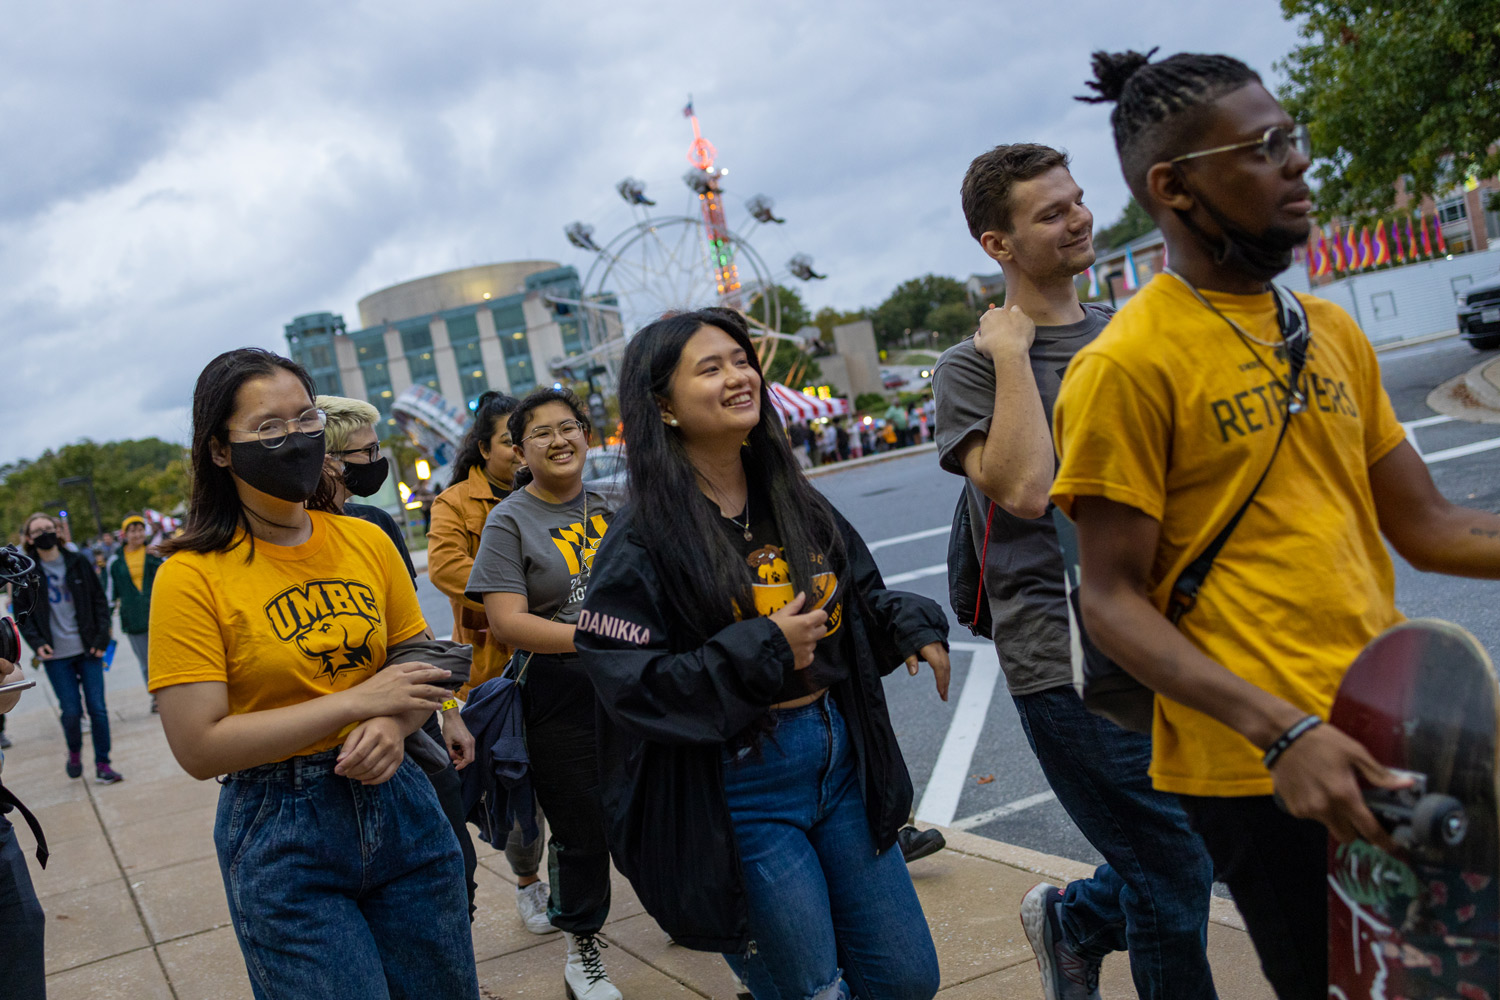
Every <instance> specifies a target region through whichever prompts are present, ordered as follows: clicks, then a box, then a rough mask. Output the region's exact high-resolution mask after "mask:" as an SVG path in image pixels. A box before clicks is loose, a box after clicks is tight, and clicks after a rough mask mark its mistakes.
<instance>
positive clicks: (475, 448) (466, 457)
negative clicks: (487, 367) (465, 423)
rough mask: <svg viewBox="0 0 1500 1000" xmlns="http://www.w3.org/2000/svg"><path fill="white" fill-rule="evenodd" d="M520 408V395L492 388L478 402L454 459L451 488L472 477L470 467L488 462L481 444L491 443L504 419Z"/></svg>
mask: <svg viewBox="0 0 1500 1000" xmlns="http://www.w3.org/2000/svg"><path fill="white" fill-rule="evenodd" d="M515 408H516V397H514V396H508V395H506V394H505V393H503V392H496V391H495V390H494V389H491V390H489V391H488V392H486V393H484V394H483V395H482V396H480V397H479V402H477V403H476V404H475V405H474V419H473V420H471V421H470V422H469V432H468V433H467V434H465V435H464V439H463V442H462V443H461V444H459V446H458V457H457V458H455V459H454V460H453V479H452V481H451V482H449V483H448V488H449V489H450V490H451V489H453V487H455V486H457V485H458V484H459V483H461V482H463V481H464V480H466V479H468V478H469V470H470V469H472V468H474V466H476V465H480V466H482V465H484V463H485V459H484V450H483V449H482V448H481V447H480V445H485V444H489V442H490V438H492V437H494V436H495V428H496V427H497V426H498V425H499V423H500V421H501V419H502V418H504V417H506V416H509V415H510V414H511V413H512V412H513V411H514V410H515Z"/></svg>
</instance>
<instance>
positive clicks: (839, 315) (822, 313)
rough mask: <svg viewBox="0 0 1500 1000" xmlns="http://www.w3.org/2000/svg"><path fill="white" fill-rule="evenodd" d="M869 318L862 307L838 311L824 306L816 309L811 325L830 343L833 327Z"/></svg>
mask: <svg viewBox="0 0 1500 1000" xmlns="http://www.w3.org/2000/svg"><path fill="white" fill-rule="evenodd" d="M869 318H870V314H869V312H868V311H867V310H864V309H856V310H854V311H853V312H840V311H839V310H837V309H835V308H833V307H832V306H824V307H823V308H822V309H819V310H818V314H817V315H816V316H814V317H813V320H812V321H813V326H816V327H817V328H818V332H819V333H821V334H822V336H823V339H824V340H826V341H829V342H830V343H831V342H832V341H833V328H834V327H836V326H844V325H845V324H848V323H857V322H859V321H860V320H862V319H869Z"/></svg>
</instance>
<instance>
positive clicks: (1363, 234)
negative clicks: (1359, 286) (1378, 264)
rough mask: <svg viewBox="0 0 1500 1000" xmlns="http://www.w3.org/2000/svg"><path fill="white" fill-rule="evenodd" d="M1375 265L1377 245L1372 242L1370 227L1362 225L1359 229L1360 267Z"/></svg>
mask: <svg viewBox="0 0 1500 1000" xmlns="http://www.w3.org/2000/svg"><path fill="white" fill-rule="evenodd" d="M1374 266H1375V247H1374V245H1373V244H1372V243H1371V242H1370V227H1369V226H1361V227H1360V230H1359V269H1360V270H1361V271H1363V270H1365V269H1366V268H1370V267H1374Z"/></svg>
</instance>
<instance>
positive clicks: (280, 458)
mask: <svg viewBox="0 0 1500 1000" xmlns="http://www.w3.org/2000/svg"><path fill="white" fill-rule="evenodd" d="M324 447H325V444H324V441H323V435H321V434H319V435H318V436H317V437H308V436H307V435H306V434H288V435H287V436H286V440H284V441H282V442H281V446H280V447H279V448H267V447H266V446H265V445H263V444H261V443H260V442H259V441H231V442H230V444H229V466H230V468H232V469H233V470H234V474H235V475H236V476H239V477H240V478H241V479H243V480H244V481H245V482H246V483H248V484H249V485H251V486H253V487H255V488H256V489H258V490H260V491H261V492H262V493H264V494H266V495H267V496H273V497H275V498H276V499H278V500H286V501H288V502H290V503H301V502H302V501H304V500H306V499H307V498H308V497H310V496H312V495H313V492H314V491H315V490H317V488H318V480H319V479H321V478H322V475H323V450H324Z"/></svg>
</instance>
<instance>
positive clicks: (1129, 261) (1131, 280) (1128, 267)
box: [1125, 247, 1141, 292]
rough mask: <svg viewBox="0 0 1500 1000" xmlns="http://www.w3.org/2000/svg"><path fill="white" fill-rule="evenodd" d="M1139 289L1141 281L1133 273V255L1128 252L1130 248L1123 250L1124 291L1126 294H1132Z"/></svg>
mask: <svg viewBox="0 0 1500 1000" xmlns="http://www.w3.org/2000/svg"><path fill="white" fill-rule="evenodd" d="M1140 287H1141V279H1140V277H1139V276H1138V275H1137V274H1136V273H1135V254H1133V253H1131V252H1130V248H1129V247H1126V248H1125V290H1126V291H1127V292H1133V291H1135V290H1136V289H1137V288H1140Z"/></svg>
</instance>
